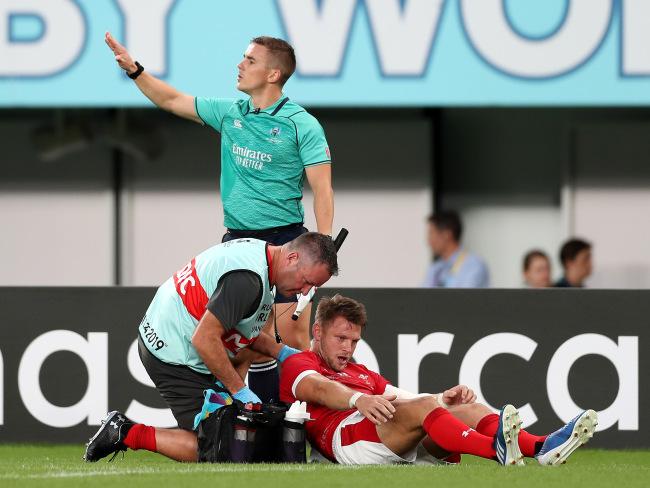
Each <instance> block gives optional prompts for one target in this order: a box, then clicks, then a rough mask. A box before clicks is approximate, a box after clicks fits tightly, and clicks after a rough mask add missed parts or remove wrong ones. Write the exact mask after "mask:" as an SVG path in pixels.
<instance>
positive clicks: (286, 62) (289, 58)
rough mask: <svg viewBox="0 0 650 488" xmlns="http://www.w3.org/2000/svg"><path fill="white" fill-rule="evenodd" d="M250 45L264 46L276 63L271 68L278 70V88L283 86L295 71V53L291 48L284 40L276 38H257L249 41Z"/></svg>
mask: <svg viewBox="0 0 650 488" xmlns="http://www.w3.org/2000/svg"><path fill="white" fill-rule="evenodd" d="M251 44H259V45H260V46H264V47H265V48H266V49H268V50H269V52H270V53H271V57H272V58H273V59H274V60H275V62H276V63H277V64H276V65H275V66H273V68H277V69H279V70H280V86H284V84H285V83H286V82H287V80H288V79H289V78H291V75H292V74H293V72H294V71H296V53H295V52H294V51H293V47H291V44H289V43H288V42H287V41H285V40H284V39H278V38H277V37H270V36H259V37H255V38H254V39H251Z"/></svg>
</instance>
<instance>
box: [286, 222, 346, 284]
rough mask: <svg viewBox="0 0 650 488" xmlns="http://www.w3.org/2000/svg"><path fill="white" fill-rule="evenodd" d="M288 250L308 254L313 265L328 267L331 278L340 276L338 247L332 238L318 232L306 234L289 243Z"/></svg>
mask: <svg viewBox="0 0 650 488" xmlns="http://www.w3.org/2000/svg"><path fill="white" fill-rule="evenodd" d="M287 249H289V250H290V251H299V252H301V253H304V254H306V255H307V259H308V260H310V261H311V262H312V263H315V264H318V263H323V264H325V265H327V271H328V272H329V274H330V275H331V276H336V275H338V274H339V264H338V261H337V259H336V246H334V241H333V240H332V238H331V237H330V236H326V235H325V234H319V233H318V232H306V233H305V234H301V235H299V236H298V237H296V238H295V239H294V240H293V241H290V242H288V243H287Z"/></svg>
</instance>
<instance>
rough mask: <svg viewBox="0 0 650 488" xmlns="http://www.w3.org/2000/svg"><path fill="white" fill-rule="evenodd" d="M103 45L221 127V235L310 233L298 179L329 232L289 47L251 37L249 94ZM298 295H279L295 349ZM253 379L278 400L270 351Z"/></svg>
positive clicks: (127, 67)
mask: <svg viewBox="0 0 650 488" xmlns="http://www.w3.org/2000/svg"><path fill="white" fill-rule="evenodd" d="M105 41H106V44H107V45H108V47H109V48H110V49H111V51H113V54H114V56H115V60H116V61H117V63H118V65H119V66H120V68H122V69H123V70H124V71H125V72H126V74H127V75H128V76H129V77H130V78H131V79H133V80H134V82H135V85H136V86H137V87H138V88H139V89H140V91H141V92H142V93H143V94H144V95H145V96H146V97H147V98H149V100H151V101H152V102H153V103H154V104H155V105H156V106H158V107H159V108H162V109H163V110H166V111H168V112H171V113H173V114H174V115H177V116H179V117H182V118H185V119H189V120H191V121H193V122H197V123H199V124H202V125H207V126H209V127H212V128H213V129H214V130H215V131H217V132H219V133H220V134H221V183H220V188H221V199H222V202H223V210H224V226H225V227H226V228H227V229H228V231H227V232H226V234H225V235H224V236H223V238H222V242H226V241H229V240H231V239H239V238H255V239H261V240H264V241H267V242H269V243H270V244H273V245H276V246H280V245H282V244H285V243H287V242H289V241H291V240H292V239H294V238H296V237H298V236H299V235H300V234H303V233H304V232H307V229H306V228H305V227H304V226H303V221H304V210H303V206H302V202H301V200H302V186H303V178H304V176H306V177H307V181H308V182H309V186H310V187H311V189H312V191H313V193H314V214H315V216H316V226H317V228H318V229H317V230H318V232H319V233H321V234H325V235H330V236H331V235H332V221H333V218H334V194H333V191H332V176H331V156H330V151H329V147H328V144H327V140H326V139H325V133H324V131H323V128H322V127H321V125H320V124H319V123H318V120H316V118H315V117H314V116H312V115H311V114H309V113H308V112H307V111H306V110H305V109H304V108H302V107H301V106H300V105H297V104H296V103H294V102H292V101H290V100H289V97H287V96H286V95H285V94H284V93H283V91H282V90H283V87H284V84H285V83H286V82H287V80H288V79H289V78H290V77H291V75H292V74H293V72H294V71H295V68H296V57H295V54H294V50H293V47H291V45H290V44H289V43H287V42H286V41H284V40H282V39H277V38H274V37H267V36H261V37H256V38H254V39H252V40H251V42H250V44H249V45H248V47H247V49H246V51H245V53H244V55H243V59H242V60H241V62H240V63H239V64H238V65H237V78H236V80H235V79H234V74H235V73H234V72H233V81H236V86H237V89H238V90H239V91H241V92H242V93H244V94H246V95H247V96H246V97H243V98H241V99H239V100H236V99H231V98H205V97H194V96H191V95H188V94H185V93H181V92H179V91H178V90H176V89H175V88H174V87H172V86H170V85H168V84H167V83H165V82H163V81H162V80H160V79H158V78H156V77H154V76H152V75H151V74H150V73H148V72H147V71H145V70H144V68H143V67H142V65H140V63H138V62H136V61H135V60H134V59H133V58H132V57H131V56H130V55H129V53H128V51H127V50H126V49H125V48H124V46H122V45H121V44H120V43H119V42H117V41H116V40H115V39H114V38H113V37H112V36H111V34H110V33H108V32H107V33H106V37H105ZM296 301H297V299H296V297H295V296H287V297H285V296H283V295H282V294H278V295H276V299H275V303H276V304H277V303H279V304H281V308H278V314H277V322H278V329H279V331H280V335H281V336H282V338H283V339H284V340H285V341H286V342H287V344H289V345H290V346H293V347H296V348H298V349H303V350H304V349H307V348H308V347H309V318H310V315H311V314H310V309H311V307H310V306H309V305H308V307H307V309H306V310H305V312H304V313H303V314H302V315H300V318H299V319H298V320H297V321H293V320H291V315H292V314H291V310H292V309H293V307H294V304H295V302H296ZM249 380H250V384H251V386H252V387H254V389H255V390H256V391H257V392H258V394H259V395H260V397H261V398H262V400H264V401H265V402H273V401H277V400H278V383H279V376H278V370H277V363H276V362H275V360H274V359H273V358H263V357H258V358H256V359H254V362H253V364H252V365H251V368H250V370H249Z"/></svg>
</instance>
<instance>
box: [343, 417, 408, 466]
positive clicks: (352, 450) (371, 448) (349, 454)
mask: <svg viewBox="0 0 650 488" xmlns="http://www.w3.org/2000/svg"><path fill="white" fill-rule="evenodd" d="M363 419H365V417H364V416H363V414H362V413H361V412H358V411H357V412H353V413H352V414H350V415H349V416H348V417H346V418H345V419H343V421H342V422H341V423H340V424H339V425H338V427H336V431H334V438H333V439H332V451H334V457H335V459H336V461H337V462H338V463H340V464H399V463H413V462H415V456H416V454H417V446H415V447H414V448H413V449H412V450H411V451H409V452H407V453H406V455H405V456H404V457H400V456H398V455H397V454H395V453H394V452H393V451H391V450H390V449H388V448H387V447H386V446H385V445H384V444H382V443H381V442H372V441H364V440H358V441H357V442H355V443H354V444H350V445H348V446H342V445H341V430H342V429H343V427H345V426H346V425H352V424H358V423H359V422H361V421H362V420H363Z"/></svg>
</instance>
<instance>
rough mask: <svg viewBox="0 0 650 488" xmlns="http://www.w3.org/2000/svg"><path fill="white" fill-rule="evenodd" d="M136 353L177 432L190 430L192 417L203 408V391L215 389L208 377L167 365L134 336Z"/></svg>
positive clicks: (173, 365)
mask: <svg viewBox="0 0 650 488" xmlns="http://www.w3.org/2000/svg"><path fill="white" fill-rule="evenodd" d="M138 353H139V354H140V359H141V360H142V364H143V365H144V369H146V370H147V373H148V374H149V377H150V378H151V380H152V381H153V383H154V385H156V389H157V390H158V392H159V393H160V395H161V396H162V397H163V399H164V400H165V403H167V406H168V407H169V408H170V409H171V411H172V414H173V415H174V418H175V419H176V422H178V426H179V427H180V428H181V429H185V430H192V427H194V417H195V416H196V414H197V413H199V412H200V411H201V408H202V407H203V390H207V389H208V388H213V389H214V387H215V381H216V380H215V378H214V376H213V375H211V374H201V373H197V372H196V371H194V370H193V369H191V368H188V367H187V366H179V365H175V364H167V363H165V362H163V361H161V360H160V359H158V358H157V357H156V356H154V355H153V354H151V353H150V352H149V350H148V349H147V347H146V346H145V345H144V343H143V342H142V337H140V336H138Z"/></svg>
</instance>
